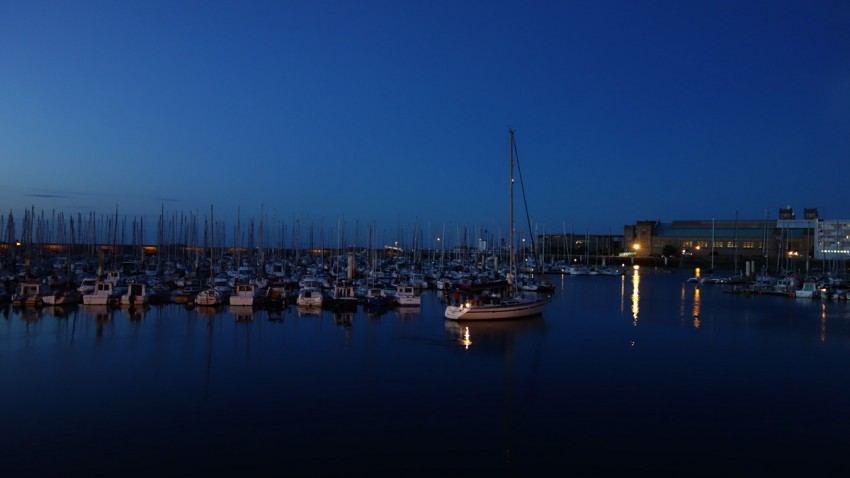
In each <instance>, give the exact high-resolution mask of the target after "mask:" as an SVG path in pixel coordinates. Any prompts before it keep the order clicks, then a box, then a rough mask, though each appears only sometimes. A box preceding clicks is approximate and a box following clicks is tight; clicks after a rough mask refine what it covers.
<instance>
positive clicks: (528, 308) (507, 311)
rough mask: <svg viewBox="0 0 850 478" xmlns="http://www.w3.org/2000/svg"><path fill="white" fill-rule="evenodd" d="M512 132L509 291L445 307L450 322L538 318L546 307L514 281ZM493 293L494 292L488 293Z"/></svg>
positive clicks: (541, 299) (543, 300)
mask: <svg viewBox="0 0 850 478" xmlns="http://www.w3.org/2000/svg"><path fill="white" fill-rule="evenodd" d="M515 149H516V146H515V144H514V131H513V130H510V153H509V156H510V166H511V167H510V182H509V186H510V194H509V196H510V208H509V211H510V214H509V218H510V228H509V230H508V231H509V234H510V238H511V240H510V249H509V250H508V257H509V267H508V273H507V276H506V278H507V282H508V289H507V290H506V291H505V293H504V294H500V293H490V294H482V295H480V296H478V297H473V298H470V299H469V300H467V301H465V302H463V303H461V304H450V305H448V306H447V307H446V312H445V317H446V318H447V319H450V320H503V319H525V318H531V317H539V316H540V314H542V313H543V310H544V309H545V308H546V305H547V304H549V302H550V299H549V297H548V296H540V295H536V294H535V296H534V297H533V298H531V297H527V296H524V295H523V294H522V292H521V291H520V290H519V287H518V283H517V280H516V269H517V265H516V257H515V253H514V186H513V184H514V176H513V174H514V152H515ZM491 292H495V291H491Z"/></svg>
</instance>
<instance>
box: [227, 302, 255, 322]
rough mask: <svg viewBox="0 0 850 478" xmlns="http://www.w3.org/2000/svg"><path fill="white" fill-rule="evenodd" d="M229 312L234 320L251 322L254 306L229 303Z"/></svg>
mask: <svg viewBox="0 0 850 478" xmlns="http://www.w3.org/2000/svg"><path fill="white" fill-rule="evenodd" d="M230 313H231V314H233V318H234V319H235V320H236V322H251V321H253V320H254V307H252V306H250V305H231V306H230Z"/></svg>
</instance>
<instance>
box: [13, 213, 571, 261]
mask: <svg viewBox="0 0 850 478" xmlns="http://www.w3.org/2000/svg"><path fill="white" fill-rule="evenodd" d="M151 227H153V229H154V230H155V239H154V240H153V242H152V241H151V237H150V236H149V234H150V232H149V230H148V229H149V228H151ZM362 227H363V226H362V225H361V224H360V223H359V222H355V224H354V226H353V228H352V229H353V233H349V226H348V225H347V224H346V221H345V219H338V220H337V221H336V225H335V227H329V228H328V229H327V230H326V229H325V225H324V222H323V221H320V222H319V224H318V225H316V224H314V223H312V222H311V223H310V224H309V225H307V226H306V227H305V226H304V225H303V224H302V220H301V219H298V218H295V219H293V221H292V225H291V227H288V226H287V224H286V223H284V222H283V221H281V220H280V219H278V218H276V217H272V218H268V217H266V215H265V213H264V212H261V214H260V217H259V219H258V220H255V219H254V218H249V219H248V220H247V221H243V220H242V219H241V217H240V214H239V213H238V212H237V218H236V221H235V224H232V225H231V226H228V225H227V223H226V221H224V220H221V219H215V216H214V210H213V207H212V206H211V207H210V210H209V214H208V215H206V214H205V215H203V216H201V215H200V214H198V213H197V212H188V213H185V212H179V211H171V212H166V211H165V210H164V209H163V210H162V212H161V213H160V215H159V216H158V217H157V218H156V219H155V224H154V225H153V226H151V225H150V224H149V221H146V220H145V217H144V216H140V217H127V215H120V214H119V211H118V208H117V207H116V209H115V211H114V213H110V214H103V213H100V214H98V213H96V212H94V211H91V212H89V213H86V214H83V213H77V214H70V215H66V214H65V213H63V212H57V211H55V210H53V211H50V212H49V213H48V212H45V211H44V210H41V211H38V212H36V210H35V208H34V207H33V208H30V209H26V210H24V212H23V219H22V221H21V222H20V227H19V225H18V223H17V222H16V220H15V216H14V214H13V212H12V211H10V212H9V214H8V215H7V216H2V215H0V249H3V250H5V251H6V254H4V258H5V259H6V260H3V262H4V263H5V264H6V265H12V266H13V265H14V264H15V263H16V261H17V262H18V263H20V262H21V261H22V260H23V259H24V257H22V256H23V255H25V256H26V259H27V260H33V261H36V260H44V259H46V258H48V257H52V256H53V255H56V254H57V253H62V254H65V255H67V256H69V257H78V256H88V257H95V256H96V255H97V254H98V251H109V253H110V255H111V256H112V257H108V259H111V260H112V262H116V261H121V260H126V259H127V257H126V256H127V255H128V254H129V255H136V256H137V258H138V259H139V260H144V259H145V253H146V252H145V251H146V250H147V252H148V253H151V252H153V251H155V252H156V256H157V259H158V260H159V259H172V260H180V261H187V262H191V261H192V260H196V258H197V257H198V256H202V257H205V258H210V257H211V258H217V257H223V256H224V254H225V253H229V254H234V253H235V254H238V255H240V256H241V259H242V260H247V261H249V263H251V264H260V263H264V262H267V261H269V260H279V259H283V258H293V257H294V258H296V259H297V258H298V257H299V256H301V255H305V254H306V255H312V256H323V255H325V254H334V253H341V252H343V251H366V250H371V251H381V250H384V251H386V252H387V253H388V254H392V255H396V254H399V253H403V254H405V255H406V256H407V257H409V258H410V259H412V260H415V261H421V260H436V261H443V260H452V259H460V258H462V256H466V255H469V254H474V253H478V252H480V249H479V241H482V240H483V241H484V242H485V243H487V244H488V247H487V249H488V250H487V252H486V253H487V254H491V255H492V254H506V253H507V249H508V247H507V246H506V244H507V242H508V239H506V238H505V237H502V235H501V233H492V232H488V231H487V230H485V229H484V228H481V227H478V226H462V225H455V226H454V227H453V229H455V230H454V231H447V230H446V224H445V223H443V224H441V225H440V226H437V227H433V228H431V227H430V226H429V229H431V232H430V233H429V242H430V244H428V246H427V247H426V246H425V242H424V239H423V237H424V235H425V231H424V230H423V229H422V227H421V226H420V224H419V221H418V219H417V221H416V223H415V224H414V225H413V226H412V231H411V232H410V233H409V234H405V229H408V228H409V227H410V226H404V227H403V226H401V225H398V227H397V230H396V232H395V235H389V234H387V233H386V231H382V232H381V237H380V238H379V237H378V233H377V227H376V224H375V222H372V223H371V224H368V225H367V233H366V234H365V235H364V234H363V233H362ZM255 231H256V233H255ZM470 231H474V232H473V233H470ZM452 233H454V234H452ZM350 235H353V240H352V238H351V237H349V236H350ZM305 236H306V237H305ZM387 237H392V239H387ZM520 237H521V239H520V238H519V237H517V238H515V244H517V245H521V246H525V247H526V248H528V249H530V248H529V246H532V247H533V245H534V241H533V240H531V236H530V235H525V234H522V235H521V236H520ZM525 237H529V241H528V244H526V240H525ZM379 239H380V240H379ZM494 244H498V245H499V246H498V247H493V245H494ZM559 249H561V250H562V251H563V247H560V248H559ZM515 250H516V248H515ZM538 250H539V249H538ZM544 253H546V252H545V251H544ZM10 258H11V264H10V262H9V259H10Z"/></svg>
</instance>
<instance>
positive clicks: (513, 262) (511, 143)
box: [508, 129, 516, 282]
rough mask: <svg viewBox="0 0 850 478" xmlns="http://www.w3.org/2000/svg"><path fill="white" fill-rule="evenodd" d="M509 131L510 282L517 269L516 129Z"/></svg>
mask: <svg viewBox="0 0 850 478" xmlns="http://www.w3.org/2000/svg"><path fill="white" fill-rule="evenodd" d="M509 131H510V141H509V144H508V148H509V149H510V151H509V153H508V154H509V156H510V158H511V165H510V166H511V171H510V175H509V176H508V177H509V178H510V181H509V182H508V187H509V188H510V191H509V193H508V198H509V199H510V207H509V208H508V210H509V211H510V214H509V224H508V228H509V229H508V231H509V232H510V235H511V241H510V247H509V249H508V254H509V257H508V274H510V276H509V277H508V282H513V276H514V271H515V269H516V259H515V258H514V130H513V129H511V130H509Z"/></svg>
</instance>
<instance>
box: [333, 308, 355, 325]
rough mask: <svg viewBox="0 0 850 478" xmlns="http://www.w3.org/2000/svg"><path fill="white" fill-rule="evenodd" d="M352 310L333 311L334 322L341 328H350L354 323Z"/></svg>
mask: <svg viewBox="0 0 850 478" xmlns="http://www.w3.org/2000/svg"><path fill="white" fill-rule="evenodd" d="M354 314H355V313H354V312H347V311H338V312H334V323H335V324H336V325H337V326H339V327H343V328H347V329H350V328H351V324H352V323H354Z"/></svg>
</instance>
